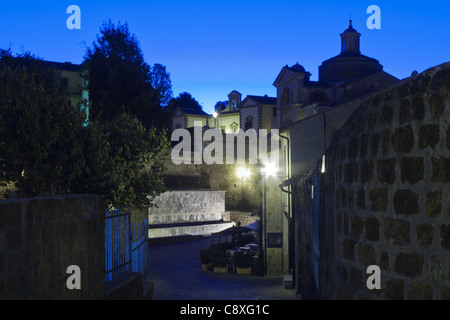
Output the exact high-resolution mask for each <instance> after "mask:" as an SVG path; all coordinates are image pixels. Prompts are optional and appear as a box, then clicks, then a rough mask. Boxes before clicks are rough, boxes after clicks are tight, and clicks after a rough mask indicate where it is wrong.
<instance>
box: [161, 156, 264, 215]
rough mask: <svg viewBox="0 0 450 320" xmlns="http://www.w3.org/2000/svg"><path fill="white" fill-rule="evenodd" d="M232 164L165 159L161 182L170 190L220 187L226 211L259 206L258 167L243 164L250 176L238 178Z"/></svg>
mask: <svg viewBox="0 0 450 320" xmlns="http://www.w3.org/2000/svg"><path fill="white" fill-rule="evenodd" d="M240 167H241V166H239V165H237V164H235V165H231V164H223V165H218V164H212V165H207V164H180V165H175V164H173V163H172V161H170V160H169V162H168V163H167V170H166V172H165V183H166V186H167V188H168V189H170V190H185V189H192V190H195V189H199V190H216V191H217V190H224V191H226V194H225V207H226V210H249V209H259V208H261V185H260V180H261V178H260V174H259V168H258V167H257V166H256V165H250V164H246V165H245V168H247V169H248V170H249V171H250V177H249V178H247V179H246V180H244V181H242V180H241V179H240V178H239V177H238V176H237V174H236V171H237V168H240Z"/></svg>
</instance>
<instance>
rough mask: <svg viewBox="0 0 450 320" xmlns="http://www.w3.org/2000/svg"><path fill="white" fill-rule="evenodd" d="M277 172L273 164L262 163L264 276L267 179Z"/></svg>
mask: <svg viewBox="0 0 450 320" xmlns="http://www.w3.org/2000/svg"><path fill="white" fill-rule="evenodd" d="M277 172H278V167H277V166H276V164H275V163H273V162H271V161H270V160H269V161H267V162H263V163H262V167H261V178H262V192H263V194H262V237H261V238H262V247H263V259H264V274H266V272H267V270H266V267H267V253H266V247H267V243H266V242H267V241H266V234H267V222H266V219H267V204H266V200H267V199H266V197H267V186H266V183H267V180H266V179H267V178H268V177H274V176H275V175H276V174H277Z"/></svg>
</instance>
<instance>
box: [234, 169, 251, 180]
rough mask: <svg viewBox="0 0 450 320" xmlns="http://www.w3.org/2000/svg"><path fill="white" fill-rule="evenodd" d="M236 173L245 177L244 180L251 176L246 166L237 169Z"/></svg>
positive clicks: (242, 177)
mask: <svg viewBox="0 0 450 320" xmlns="http://www.w3.org/2000/svg"><path fill="white" fill-rule="evenodd" d="M236 174H237V176H238V177H239V178H241V179H243V180H245V179H247V178H248V177H250V171H249V170H248V169H246V168H238V169H237V170H236Z"/></svg>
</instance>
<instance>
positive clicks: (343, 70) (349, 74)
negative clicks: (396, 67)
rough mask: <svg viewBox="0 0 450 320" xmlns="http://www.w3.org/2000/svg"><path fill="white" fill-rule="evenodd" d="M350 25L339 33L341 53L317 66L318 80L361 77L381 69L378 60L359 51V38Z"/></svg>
mask: <svg viewBox="0 0 450 320" xmlns="http://www.w3.org/2000/svg"><path fill="white" fill-rule="evenodd" d="M360 36H361V34H360V33H358V32H357V31H356V30H355V29H354V28H353V25H352V20H350V26H349V27H348V29H347V30H345V31H344V32H343V33H342V34H341V53H340V54H339V55H338V56H336V57H333V58H331V59H328V60H326V61H324V62H323V63H322V65H321V66H320V67H319V81H321V82H336V81H348V80H352V79H357V78H363V77H366V76H369V75H371V74H374V73H377V72H379V71H382V70H383V66H382V65H381V64H380V63H379V62H378V60H375V59H372V58H369V57H366V56H364V55H362V54H361V51H360V41H359V38H360Z"/></svg>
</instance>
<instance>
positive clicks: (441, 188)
mask: <svg viewBox="0 0 450 320" xmlns="http://www.w3.org/2000/svg"><path fill="white" fill-rule="evenodd" d="M449 120H450V63H447V64H444V65H440V66H438V67H435V68H433V69H430V70H428V71H426V72H424V73H422V74H420V75H417V76H414V77H412V78H410V79H407V80H404V81H402V82H401V83H399V84H398V85H395V86H393V87H390V88H388V89H386V90H384V91H382V92H381V93H380V94H379V95H377V96H375V97H373V98H371V99H370V100H368V101H366V102H365V103H363V104H362V105H361V106H360V107H359V108H358V109H357V110H356V111H355V113H354V114H353V115H352V116H351V117H350V119H349V120H348V121H347V123H346V124H345V125H344V126H343V128H342V130H341V131H340V132H339V134H338V136H337V137H336V140H335V141H334V143H333V144H332V146H331V147H330V148H329V150H328V151H327V152H326V158H325V161H326V172H325V173H323V174H322V173H320V170H319V169H320V166H321V162H319V163H318V167H317V169H316V170H315V171H314V172H312V173H310V174H309V175H308V176H306V177H304V179H303V180H301V181H300V182H299V183H298V185H297V186H296V196H295V199H294V204H295V206H294V207H295V213H296V231H297V232H299V233H300V234H299V235H297V236H296V237H297V250H296V252H297V263H298V265H299V267H298V277H297V279H298V285H300V286H302V290H305V292H304V293H305V296H308V295H310V296H314V295H316V297H322V298H332V299H450V198H449V197H450V196H449V194H450V128H449ZM312 186H314V190H315V191H314V195H313V196H312V194H311V193H312ZM302 232H303V233H302ZM369 265H378V266H379V267H380V268H381V290H369V289H368V288H367V286H366V280H367V277H368V275H367V274H366V270H367V267H368V266H369Z"/></svg>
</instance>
